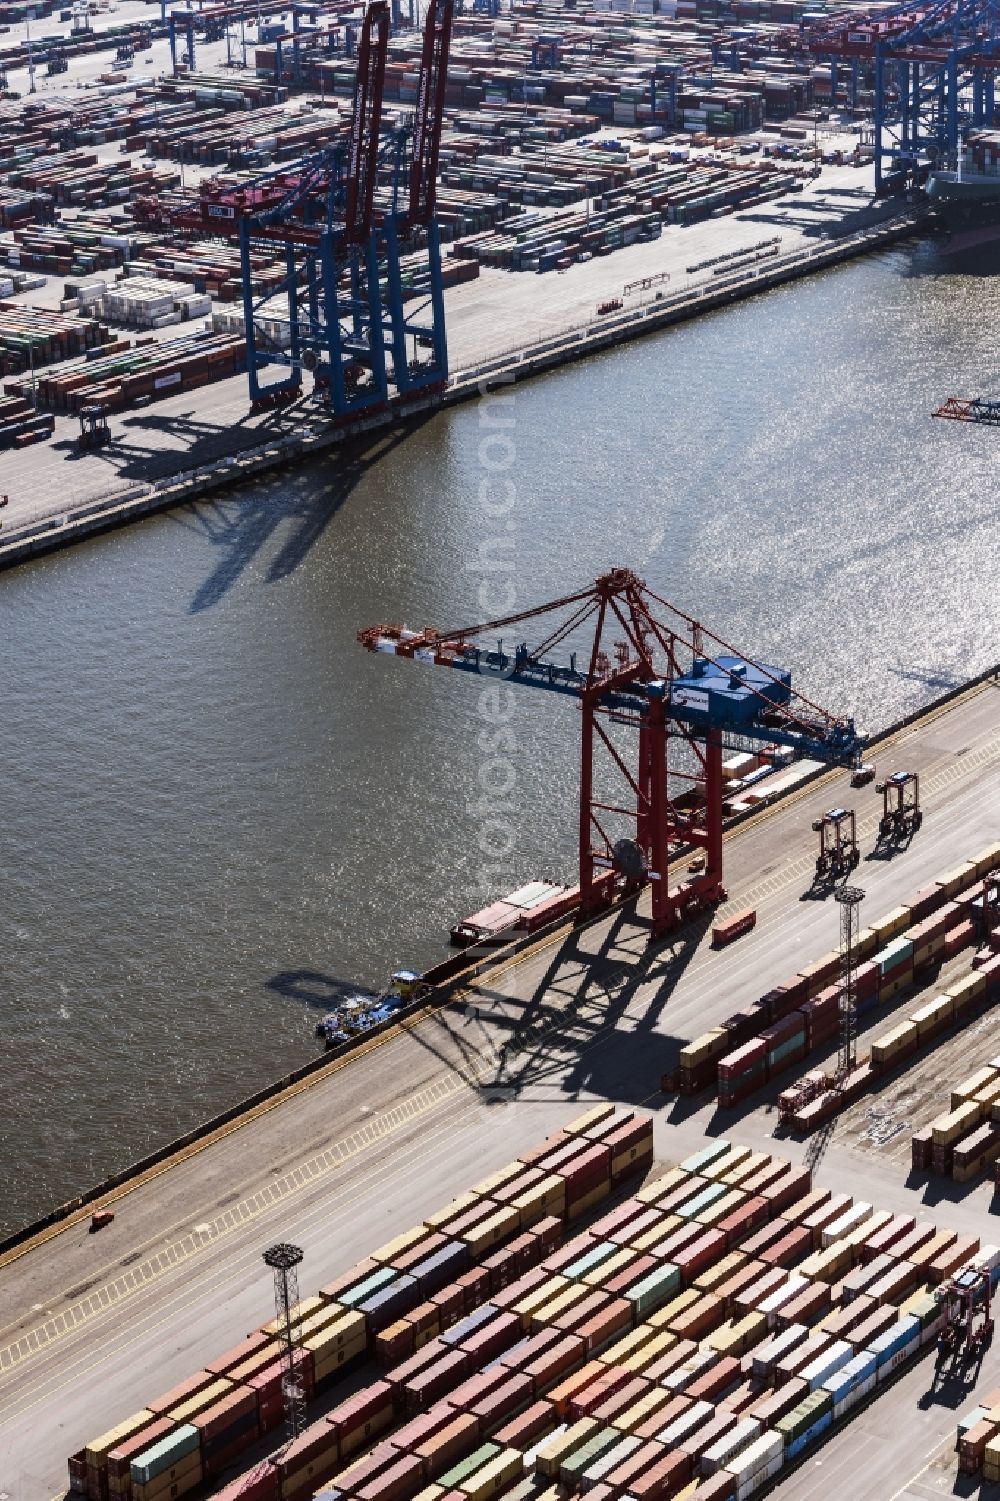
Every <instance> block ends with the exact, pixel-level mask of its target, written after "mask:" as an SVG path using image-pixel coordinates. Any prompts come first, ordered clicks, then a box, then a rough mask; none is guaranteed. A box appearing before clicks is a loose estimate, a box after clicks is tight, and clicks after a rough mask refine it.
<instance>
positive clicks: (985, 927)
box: [670, 767, 1000, 1171]
mask: <svg viewBox="0 0 1000 1501" xmlns="http://www.w3.org/2000/svg"><path fill="white" fill-rule="evenodd" d="M740 770H742V768H740V767H734V768H731V772H733V773H736V772H738V771H740ZM998 863H1000V845H996V844H995V845H989V846H987V847H986V848H985V849H983V850H980V852H979V853H978V854H977V855H976V856H975V857H974V858H973V859H972V860H970V861H967V862H965V864H963V865H962V866H961V867H958V868H956V869H955V870H953V871H949V872H947V873H946V874H945V875H944V876H943V877H942V879H941V880H940V881H938V882H934V883H933V884H932V885H931V886H930V887H924V888H923V889H922V890H921V891H919V892H918V893H917V895H916V897H915V898H914V900H913V902H912V904H910V905H907V906H900V907H895V908H893V909H892V911H891V912H889V913H887V914H886V915H885V916H884V917H883V918H881V919H880V920H879V921H877V922H874V923H872V925H871V926H870V927H868V928H864V929H863V930H862V931H861V932H860V933H859V935H858V938H857V942H856V945H855V954H856V956H857V958H858V959H859V960H860V963H859V964H858V966H857V968H856V970H855V989H854V998H855V1009H856V1013H857V1014H858V1015H864V1014H866V1013H867V1012H869V1011H872V1010H873V1009H874V1008H875V1007H877V1006H879V1005H886V1004H888V1003H891V1002H892V1001H893V1000H895V999H896V997H897V996H898V995H900V994H902V993H904V992H905V991H906V990H908V989H910V988H912V987H913V985H914V984H917V983H924V982H925V981H926V979H927V978H928V976H929V974H930V973H932V972H933V967H934V966H935V965H936V964H937V963H939V962H940V960H941V959H942V958H953V957H954V956H955V955H956V954H958V953H960V952H961V951H962V949H963V948H964V947H969V946H972V945H974V944H975V943H976V942H977V941H980V942H986V943H987V946H986V947H985V948H983V949H982V950H981V951H980V952H979V953H978V954H977V955H976V958H975V959H974V960H973V969H972V972H971V973H970V974H966V975H963V976H961V977H960V978H957V979H955V980H953V981H951V982H950V983H949V984H948V985H947V986H946V987H945V988H944V990H943V991H942V993H941V994H939V995H937V996H935V997H933V998H932V999H930V1000H927V1001H925V1002H924V1003H923V1004H922V1005H921V1006H919V1007H918V1008H917V1009H916V1010H915V1011H914V1012H913V1013H912V1014H911V1015H910V1017H909V1018H908V1019H907V1020H906V1021H903V1022H899V1023H897V1024H896V1025H895V1026H893V1027H892V1028H891V1029H890V1030H889V1031H887V1032H886V1033H884V1034H883V1035H882V1036H880V1037H879V1038H877V1039H876V1040H875V1041H874V1042H873V1044H872V1050H871V1060H870V1064H868V1065H866V1066H865V1069H866V1071H865V1073H864V1075H861V1074H859V1076H858V1078H857V1079H855V1080H853V1081H852V1085H851V1093H852V1095H853V1093H854V1092H855V1091H857V1090H859V1089H861V1088H862V1087H865V1088H867V1087H868V1085H869V1084H870V1083H871V1081H872V1080H873V1079H874V1078H875V1077H877V1076H878V1075H879V1074H880V1073H884V1072H885V1071H886V1070H887V1069H890V1068H894V1067H896V1066H897V1065H898V1064H899V1063H901V1062H903V1061H904V1060H905V1059H906V1058H907V1057H909V1056H911V1055H912V1054H913V1053H915V1052H916V1051H917V1050H918V1049H919V1048H923V1047H927V1046H930V1045H931V1044H932V1043H933V1042H934V1041H935V1040H936V1039H937V1038H938V1037H940V1036H941V1035H942V1034H943V1033H944V1032H946V1031H947V1030H948V1029H949V1028H951V1027H953V1026H954V1025H955V1024H956V1023H957V1024H959V1025H962V1024H964V1023H965V1022H966V1021H968V1020H969V1018H970V1017H971V1016H972V1015H973V1014H974V1013H975V1011H976V1010H977V1009H978V1007H979V1006H981V1005H982V1004H983V1003H984V1002H986V1001H988V1000H991V999H992V998H994V997H995V996H997V995H1000V935H998V947H997V949H996V950H995V949H994V948H992V947H990V946H989V943H988V940H989V938H990V937H991V929H990V923H991V922H992V918H991V916H990V913H989V911H987V909H986V908H985V907H984V897H983V893H982V881H983V879H984V878H985V876H986V875H987V874H988V872H989V871H991V870H992V869H994V868H995V867H996V866H997V864H998ZM915 917H916V918H918V919H919V920H918V921H916V922H915V921H914V918H915ZM840 971H841V957H840V953H839V951H837V950H831V951H830V952H829V953H828V954H824V955H822V956H821V957H820V958H819V959H816V960H814V961H813V962H811V963H809V964H805V965H803V967H802V970H801V972H800V973H799V974H797V975H793V976H792V977H791V978H790V979H788V980H786V981H785V982H784V983H783V984H781V985H777V986H775V987H774V988H773V989H772V990H769V991H768V992H767V993H766V994H765V995H763V996H761V997H760V998H759V999H758V1000H756V1001H753V1002H752V1003H750V1004H749V1005H748V1006H746V1007H745V1009H743V1010H740V1011H737V1012H734V1013H733V1015H732V1016H729V1017H727V1018H726V1019H725V1021H724V1022H723V1023H722V1025H721V1026H720V1027H715V1028H713V1029H712V1031H710V1032H706V1033H703V1034H702V1035H701V1036H700V1037H696V1038H695V1039H694V1040H693V1041H692V1042H690V1043H688V1044H686V1045H685V1046H684V1047H683V1048H682V1049H681V1052H680V1059H679V1069H678V1074H677V1079H676V1087H677V1088H678V1089H679V1091H680V1092H681V1093H683V1094H697V1093H698V1092H699V1091H701V1090H702V1089H705V1088H710V1087H711V1086H713V1085H715V1086H716V1087H717V1092H718V1100H719V1104H720V1105H721V1106H724V1107H727V1108H732V1107H733V1106H735V1105H738V1104H740V1103H741V1102H742V1101H743V1100H745V1099H747V1098H748V1097H749V1096H750V1095H752V1094H754V1093H755V1092H756V1091H757V1090H759V1089H761V1088H763V1086H764V1085H765V1084H766V1083H768V1082H769V1081H770V1080H771V1079H773V1078H776V1077H777V1076H778V1074H779V1073H780V1072H781V1071H782V1070H783V1069H787V1068H791V1067H793V1066H794V1065H795V1064H796V1063H798V1062H800V1061H801V1060H802V1059H803V1058H805V1057H806V1056H808V1054H810V1053H812V1052H819V1051H820V1050H829V1047H830V1045H831V1044H832V1043H833V1041H834V1039H835V1038H836V1037H837V1036H838V1034H839V1030H840V1003H841V994H842V990H843V985H842V980H841V973H840ZM670 1087H674V1085H671V1086H670ZM796 1099H797V1092H796V1090H795V1089H793V1090H790V1091H788V1092H787V1093H786V1094H784V1095H783V1096H782V1101H781V1109H782V1112H783V1115H784V1117H785V1118H786V1119H789V1120H791V1121H793V1122H794V1124H795V1125H796V1126H798V1127H799V1129H803V1130H812V1129H814V1128H815V1127H816V1126H817V1125H819V1124H821V1123H822V1122H823V1121H824V1120H828V1119H829V1118H830V1116H831V1115H832V1114H835V1113H836V1111H837V1110H838V1109H839V1108H841V1106H842V1105H843V1104H844V1103H845V1098H844V1094H843V1091H842V1090H841V1091H840V1093H838V1092H837V1091H834V1090H827V1089H826V1088H825V1087H824V1088H823V1089H820V1090H819V1091H815V1090H812V1089H808V1090H805V1091H804V1098H803V1099H802V1102H801V1110H800V1109H799V1108H798V1105H797V1104H796ZM976 1124H977V1125H978V1124H980V1122H977V1123H976ZM983 1142H984V1145H983V1150H984V1151H985V1150H987V1149H989V1147H990V1143H987V1142H986V1139H985V1137H984V1138H983ZM973 1145H974V1146H975V1145H977V1143H973ZM970 1160H976V1161H978V1157H977V1156H975V1154H974V1158H973V1159H970ZM989 1161H992V1159H989ZM986 1165H988V1162H987V1163H979V1165H978V1166H977V1168H976V1171H981V1170H982V1168H983V1167H984V1166H986ZM947 1170H948V1171H950V1170H951V1166H950V1159H949V1166H948V1168H947Z"/></svg>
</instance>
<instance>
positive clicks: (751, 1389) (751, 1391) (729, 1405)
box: [717, 1356, 760, 1418]
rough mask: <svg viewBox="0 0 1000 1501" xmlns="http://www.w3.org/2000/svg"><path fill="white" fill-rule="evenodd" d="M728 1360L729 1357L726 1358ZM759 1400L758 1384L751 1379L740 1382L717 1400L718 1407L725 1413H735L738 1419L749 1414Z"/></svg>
mask: <svg viewBox="0 0 1000 1501" xmlns="http://www.w3.org/2000/svg"><path fill="white" fill-rule="evenodd" d="M726 1358H727V1359H729V1357H728V1356H727V1357H726ZM759 1400H760V1382H759V1381H754V1380H753V1378H752V1377H751V1378H750V1379H749V1380H748V1381H741V1382H740V1383H739V1385H738V1386H734V1387H732V1388H731V1389H730V1390H729V1391H727V1392H725V1393H724V1394H723V1396H721V1397H720V1398H719V1401H718V1404H717V1405H718V1406H719V1407H724V1408H725V1409H726V1411H727V1412H735V1414H736V1416H737V1417H738V1418H742V1417H743V1416H744V1414H745V1413H747V1412H749V1410H750V1408H752V1407H753V1405H754V1403H755V1402H757V1401H759Z"/></svg>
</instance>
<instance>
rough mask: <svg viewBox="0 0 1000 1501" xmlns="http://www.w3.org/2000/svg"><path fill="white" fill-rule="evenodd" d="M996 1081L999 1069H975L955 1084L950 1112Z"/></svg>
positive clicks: (999, 1074) (998, 1076)
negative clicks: (959, 1082)
mask: <svg viewBox="0 0 1000 1501" xmlns="http://www.w3.org/2000/svg"><path fill="white" fill-rule="evenodd" d="M952 999H954V997H953V998H952ZM998 1080H1000V1069H996V1068H990V1066H989V1064H987V1065H986V1067H985V1068H977V1069H976V1072H975V1073H974V1074H970V1075H969V1077H968V1078H967V1079H963V1080H962V1082H961V1084H956V1085H955V1088H954V1089H953V1090H952V1092H951V1108H952V1110H957V1109H958V1107H959V1105H964V1104H965V1102H966V1100H973V1099H976V1098H978V1096H979V1095H980V1094H981V1093H982V1091H983V1090H984V1089H989V1088H990V1086H991V1085H993V1084H995V1083H997V1081H998Z"/></svg>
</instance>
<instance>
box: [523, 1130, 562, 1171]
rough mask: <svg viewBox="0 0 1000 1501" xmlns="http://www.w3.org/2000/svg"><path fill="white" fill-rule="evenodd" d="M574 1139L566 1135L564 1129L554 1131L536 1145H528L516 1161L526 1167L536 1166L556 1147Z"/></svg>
mask: <svg viewBox="0 0 1000 1501" xmlns="http://www.w3.org/2000/svg"><path fill="white" fill-rule="evenodd" d="M575 1139H576V1138H574V1137H569V1136H567V1135H566V1133H565V1131H554V1132H553V1133H552V1135H551V1136H547V1137H546V1138H545V1140H544V1141H543V1142H541V1143H540V1144H539V1145H538V1146H537V1147H530V1148H529V1149H528V1150H527V1151H525V1152H522V1153H521V1155H520V1157H519V1158H518V1159H517V1160H518V1162H523V1163H524V1164H525V1165H526V1166H527V1167H536V1166H537V1165H538V1163H539V1162H541V1161H542V1159H543V1158H545V1157H548V1156H549V1154H550V1153H551V1152H554V1151H555V1150H556V1148H557V1147H560V1146H562V1145H563V1144H564V1143H565V1142H567V1141H572V1140H575Z"/></svg>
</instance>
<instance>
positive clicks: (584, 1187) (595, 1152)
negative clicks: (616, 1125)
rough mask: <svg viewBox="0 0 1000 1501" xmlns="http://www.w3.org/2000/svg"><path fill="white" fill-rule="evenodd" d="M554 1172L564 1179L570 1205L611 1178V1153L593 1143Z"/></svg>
mask: <svg viewBox="0 0 1000 1501" xmlns="http://www.w3.org/2000/svg"><path fill="white" fill-rule="evenodd" d="M556 1171H557V1173H558V1175H559V1176H560V1177H561V1178H565V1180H566V1197H567V1199H568V1200H569V1202H570V1203H572V1202H573V1201H574V1200H575V1199H581V1198H583V1196H584V1194H587V1193H590V1192H591V1191H592V1190H593V1189H594V1188H596V1187H597V1186H598V1184H600V1183H606V1182H607V1180H608V1178H609V1177H610V1176H611V1152H610V1150H609V1149H608V1148H607V1147H606V1146H604V1145H602V1144H601V1143H599V1142H594V1143H593V1144H592V1145H591V1146H590V1147H589V1148H588V1150H587V1151H586V1152H582V1153H581V1154H580V1156H579V1157H574V1158H573V1160H572V1162H568V1163H566V1164H565V1165H564V1166H563V1167H560V1168H558V1169H557V1170H556Z"/></svg>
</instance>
